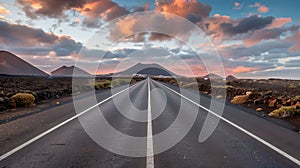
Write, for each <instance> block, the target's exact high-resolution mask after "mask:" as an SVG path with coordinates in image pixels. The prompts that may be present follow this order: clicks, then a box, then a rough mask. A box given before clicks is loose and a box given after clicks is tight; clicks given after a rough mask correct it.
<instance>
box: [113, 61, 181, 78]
mask: <svg viewBox="0 0 300 168" xmlns="http://www.w3.org/2000/svg"><path fill="white" fill-rule="evenodd" d="M134 74H141V75H149V76H178V75H177V74H175V73H173V72H171V71H169V70H168V69H166V68H164V67H162V66H160V65H158V64H141V63H138V64H136V65H134V66H132V67H130V68H128V69H126V70H124V71H121V72H117V73H115V74H114V76H132V75H134Z"/></svg>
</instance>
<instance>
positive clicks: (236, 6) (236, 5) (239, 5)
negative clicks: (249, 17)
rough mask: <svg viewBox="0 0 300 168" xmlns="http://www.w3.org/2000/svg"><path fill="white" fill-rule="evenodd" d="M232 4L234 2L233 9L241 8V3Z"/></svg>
mask: <svg viewBox="0 0 300 168" xmlns="http://www.w3.org/2000/svg"><path fill="white" fill-rule="evenodd" d="M233 4H234V7H233V9H235V10H240V9H242V8H243V5H242V4H241V3H239V2H234V3H233Z"/></svg>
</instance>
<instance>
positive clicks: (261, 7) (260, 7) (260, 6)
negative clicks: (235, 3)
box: [250, 2, 269, 13]
mask: <svg viewBox="0 0 300 168" xmlns="http://www.w3.org/2000/svg"><path fill="white" fill-rule="evenodd" d="M250 7H251V8H254V7H256V8H257V11H258V12H260V13H267V12H269V8H268V7H267V6H266V5H263V4H260V3H259V2H255V4H253V5H250Z"/></svg>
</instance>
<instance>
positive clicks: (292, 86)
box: [289, 85, 297, 89]
mask: <svg viewBox="0 0 300 168" xmlns="http://www.w3.org/2000/svg"><path fill="white" fill-rule="evenodd" d="M289 89H297V86H296V85H291V86H290V87H289Z"/></svg>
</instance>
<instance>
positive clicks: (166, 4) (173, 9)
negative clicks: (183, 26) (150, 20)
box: [155, 0, 212, 17]
mask: <svg viewBox="0 0 300 168" xmlns="http://www.w3.org/2000/svg"><path fill="white" fill-rule="evenodd" d="M211 10H212V8H211V6H210V5H206V4H202V3H200V2H198V1H197V0H189V1H187V0H173V1H158V2H156V6H155V11H157V12H168V13H173V14H176V15H179V16H182V17H188V16H189V15H191V14H193V15H195V16H201V17H208V16H209V13H210V12H211Z"/></svg>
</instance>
